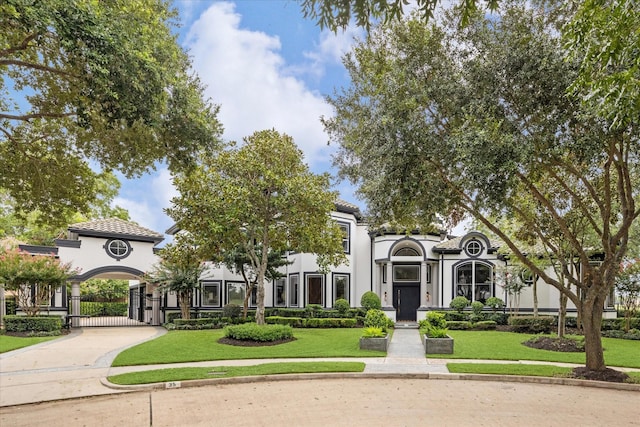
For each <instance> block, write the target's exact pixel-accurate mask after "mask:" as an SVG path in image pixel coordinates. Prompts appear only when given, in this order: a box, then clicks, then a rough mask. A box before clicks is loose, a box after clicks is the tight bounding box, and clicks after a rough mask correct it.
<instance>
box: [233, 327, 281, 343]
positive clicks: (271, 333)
mask: <svg viewBox="0 0 640 427" xmlns="http://www.w3.org/2000/svg"><path fill="white" fill-rule="evenodd" d="M224 336H225V337H227V338H232V339H235V340H241V341H259V342H270V341H278V340H283V339H290V338H293V328H292V327H291V326H288V325H257V324H255V323H244V324H242V325H232V326H227V327H225V328H224Z"/></svg>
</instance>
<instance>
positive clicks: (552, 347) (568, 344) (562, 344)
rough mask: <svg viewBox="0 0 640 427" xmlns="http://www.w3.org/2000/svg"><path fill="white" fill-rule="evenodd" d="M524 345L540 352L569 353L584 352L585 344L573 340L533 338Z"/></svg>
mask: <svg viewBox="0 0 640 427" xmlns="http://www.w3.org/2000/svg"><path fill="white" fill-rule="evenodd" d="M522 344H524V345H526V346H527V347H531V348H537V349H539V350H549V351H561V352H567V353H581V352H584V343H582V342H580V341H577V340H574V339H571V338H558V337H543V336H539V337H533V338H531V339H529V340H527V341H525V342H523V343H522Z"/></svg>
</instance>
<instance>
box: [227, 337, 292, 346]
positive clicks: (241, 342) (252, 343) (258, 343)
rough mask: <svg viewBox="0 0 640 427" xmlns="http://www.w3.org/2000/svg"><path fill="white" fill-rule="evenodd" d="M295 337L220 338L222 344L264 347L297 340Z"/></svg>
mask: <svg viewBox="0 0 640 427" xmlns="http://www.w3.org/2000/svg"><path fill="white" fill-rule="evenodd" d="M295 340H296V339H295V338H289V339H286V340H277V341H249V340H235V339H233V338H227V337H222V338H220V339H219V340H218V342H219V343H220V344H226V345H235V346H238V347H264V346H271V345H278V344H284V343H288V342H291V341H295Z"/></svg>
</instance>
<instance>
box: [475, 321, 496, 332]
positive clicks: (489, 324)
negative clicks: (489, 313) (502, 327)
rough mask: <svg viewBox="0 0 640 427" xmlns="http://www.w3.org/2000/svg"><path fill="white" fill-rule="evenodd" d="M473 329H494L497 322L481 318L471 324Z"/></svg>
mask: <svg viewBox="0 0 640 427" xmlns="http://www.w3.org/2000/svg"><path fill="white" fill-rule="evenodd" d="M472 326H473V329H475V330H477V331H488V330H492V329H495V328H496V326H497V324H496V322H494V321H493V320H482V321H480V322H476V323H474V324H473V325H472Z"/></svg>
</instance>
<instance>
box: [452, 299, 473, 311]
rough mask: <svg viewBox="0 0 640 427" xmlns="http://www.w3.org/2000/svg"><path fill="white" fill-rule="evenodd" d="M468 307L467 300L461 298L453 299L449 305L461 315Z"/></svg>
mask: <svg viewBox="0 0 640 427" xmlns="http://www.w3.org/2000/svg"><path fill="white" fill-rule="evenodd" d="M468 305H469V300H468V299H466V298H465V297H463V296H458V297H455V298H454V299H452V300H451V302H450V303H449V307H451V308H453V309H454V310H456V311H457V312H458V313H462V310H464V309H465V308H466V307H467V306H468Z"/></svg>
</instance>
